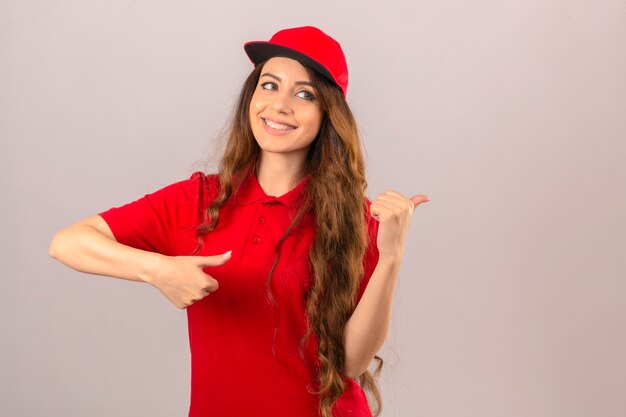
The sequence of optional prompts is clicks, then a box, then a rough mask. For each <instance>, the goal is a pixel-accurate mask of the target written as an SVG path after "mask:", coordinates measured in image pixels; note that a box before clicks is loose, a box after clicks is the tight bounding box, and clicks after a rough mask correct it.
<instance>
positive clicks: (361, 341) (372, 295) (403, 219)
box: [344, 190, 430, 378]
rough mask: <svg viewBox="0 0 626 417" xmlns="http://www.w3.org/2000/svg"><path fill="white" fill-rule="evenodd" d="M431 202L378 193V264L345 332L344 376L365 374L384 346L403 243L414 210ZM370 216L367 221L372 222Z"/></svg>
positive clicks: (372, 210) (374, 207)
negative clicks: (424, 203)
mask: <svg viewBox="0 0 626 417" xmlns="http://www.w3.org/2000/svg"><path fill="white" fill-rule="evenodd" d="M426 201H430V199H429V198H428V197H427V196H425V195H415V196H413V197H411V198H410V199H407V198H405V197H404V196H402V195H401V194H399V193H398V192H396V191H393V190H387V191H386V192H385V193H383V194H379V195H378V196H377V198H376V200H374V201H373V202H372V203H371V205H370V207H369V216H370V217H371V218H373V219H376V221H377V222H378V227H377V229H378V230H377V232H376V247H377V249H378V254H379V256H378V262H377V263H376V267H375V268H374V271H373V272H372V274H371V277H370V279H369V282H368V283H367V287H366V288H365V291H364V292H363V295H362V297H361V299H360V301H359V302H358V304H357V306H356V308H355V310H354V311H353V313H352V316H350V319H348V322H347V323H346V327H345V329H344V353H345V360H344V374H345V375H346V376H347V377H349V378H356V377H357V376H359V375H361V374H362V373H364V372H365V371H367V368H368V366H369V364H370V363H371V361H372V359H373V358H374V356H375V355H376V353H377V352H378V350H379V349H380V348H381V346H382V345H383V343H384V341H385V338H386V337H387V331H388V329H389V325H390V322H391V310H392V307H393V295H394V293H395V289H396V285H397V281H398V272H399V270H400V262H401V261H402V258H403V256H404V242H405V239H406V234H407V231H408V228H409V225H410V223H411V216H412V215H413V211H414V209H415V207H416V206H417V205H419V204H421V203H423V202H426ZM370 217H368V221H369V222H371V219H370Z"/></svg>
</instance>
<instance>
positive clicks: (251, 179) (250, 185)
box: [237, 169, 311, 208]
mask: <svg viewBox="0 0 626 417" xmlns="http://www.w3.org/2000/svg"><path fill="white" fill-rule="evenodd" d="M310 177H311V175H310V174H309V175H307V176H306V177H304V179H303V180H302V181H300V183H299V184H298V185H296V186H295V187H294V188H293V189H292V190H290V191H288V192H287V193H285V194H283V195H281V196H279V197H274V196H269V195H267V194H265V191H263V188H261V184H259V180H258V179H257V177H256V172H255V170H254V169H252V170H251V172H250V174H249V175H248V176H247V177H246V178H245V179H244V180H243V181H242V183H241V185H240V186H239V191H237V203H238V204H239V205H240V206H243V205H246V204H252V203H255V202H257V201H263V202H279V203H282V204H284V205H286V206H288V207H290V208H291V207H294V206H295V205H296V203H297V202H298V200H300V198H301V197H302V193H303V191H304V189H305V187H306V185H307V183H308V182H309V179H310Z"/></svg>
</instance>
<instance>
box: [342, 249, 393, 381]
mask: <svg viewBox="0 0 626 417" xmlns="http://www.w3.org/2000/svg"><path fill="white" fill-rule="evenodd" d="M399 269H400V259H399V258H385V257H381V258H380V259H379V260H378V264H377V265H376V268H375V269H374V272H373V273H372V276H371V277H370V281H369V282H368V284H367V288H366V289H365V291H364V292H363V296H362V297H361V300H360V301H359V304H358V305H357V307H356V309H355V310H354V312H353V313H352V316H351V317H350V319H349V320H348V322H347V324H346V328H345V331H344V349H345V375H346V376H348V377H350V378H356V377H357V376H359V375H361V374H362V373H363V372H365V371H366V370H367V367H368V366H369V364H370V363H371V361H372V359H373V358H374V356H375V355H376V353H377V352H378V351H379V350H380V348H381V347H382V345H383V343H384V342H385V338H386V337H387V332H388V330H389V325H390V323H391V312H392V307H393V296H394V293H395V289H396V284H397V278H398V271H399Z"/></svg>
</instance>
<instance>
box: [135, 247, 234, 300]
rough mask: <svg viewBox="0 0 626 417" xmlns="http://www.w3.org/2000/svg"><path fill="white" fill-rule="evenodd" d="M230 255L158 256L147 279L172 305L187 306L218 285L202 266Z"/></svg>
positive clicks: (224, 260) (215, 288)
mask: <svg viewBox="0 0 626 417" xmlns="http://www.w3.org/2000/svg"><path fill="white" fill-rule="evenodd" d="M230 256H231V252H230V251H229V252H226V253H225V254H223V255H214V256H162V257H160V260H159V263H158V266H156V268H155V269H154V272H153V273H152V274H151V277H150V279H149V280H147V282H148V283H150V284H151V285H152V286H154V287H156V288H157V289H158V290H159V291H160V292H161V293H162V294H163V295H164V296H165V297H166V298H167V299H168V300H170V301H171V302H172V303H173V304H174V305H175V306H176V307H178V308H187V307H189V306H190V305H191V304H193V303H195V302H196V301H199V300H201V299H203V298H204V297H206V296H207V295H209V294H211V293H212V292H214V291H216V290H217V289H218V287H219V283H218V282H217V280H215V279H214V278H213V277H212V276H210V275H208V274H205V273H204V272H203V271H202V268H204V267H206V266H217V265H223V264H225V263H226V262H228V260H229V259H230Z"/></svg>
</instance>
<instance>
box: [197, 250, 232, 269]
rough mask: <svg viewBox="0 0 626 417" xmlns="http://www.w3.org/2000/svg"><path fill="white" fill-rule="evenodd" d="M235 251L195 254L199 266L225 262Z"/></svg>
mask: <svg viewBox="0 0 626 417" xmlns="http://www.w3.org/2000/svg"><path fill="white" fill-rule="evenodd" d="M232 252H233V251H230V250H229V251H228V252H226V253H223V254H221V255H212V256H195V258H197V259H196V260H197V261H198V265H199V266H217V265H222V264H225V263H226V262H227V261H228V260H229V259H230V258H231V256H232Z"/></svg>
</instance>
